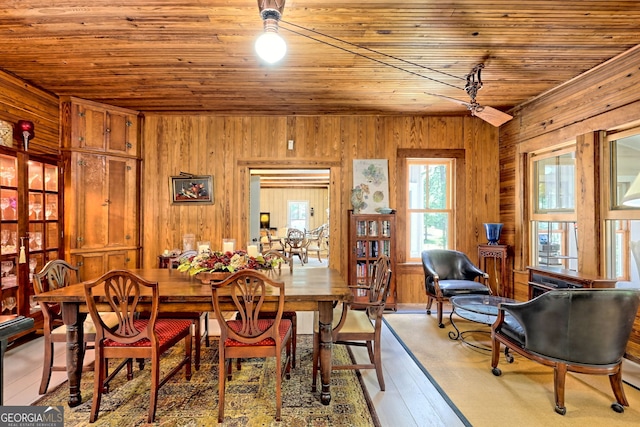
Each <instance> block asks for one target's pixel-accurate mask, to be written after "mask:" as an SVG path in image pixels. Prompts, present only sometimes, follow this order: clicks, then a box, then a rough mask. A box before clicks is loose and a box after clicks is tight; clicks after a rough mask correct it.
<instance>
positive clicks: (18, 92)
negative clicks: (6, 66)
mask: <svg viewBox="0 0 640 427" xmlns="http://www.w3.org/2000/svg"><path fill="white" fill-rule="evenodd" d="M0 120H5V121H7V122H9V123H13V124H14V125H15V124H16V123H17V122H18V120H29V121H32V122H33V124H34V129H35V138H34V139H32V140H31V141H29V152H30V153H33V154H54V155H57V154H59V153H60V136H59V133H60V104H59V102H58V97H57V96H54V95H52V94H50V93H48V92H45V91H43V90H40V89H38V88H36V87H33V86H31V85H30V84H28V83H26V82H24V81H23V80H20V79H18V78H16V77H14V76H12V75H10V74H7V73H4V72H1V71H0ZM15 137H16V136H15V134H14V141H13V146H14V147H15V148H18V149H22V148H23V147H22V143H20V142H18V141H16V140H15Z"/></svg>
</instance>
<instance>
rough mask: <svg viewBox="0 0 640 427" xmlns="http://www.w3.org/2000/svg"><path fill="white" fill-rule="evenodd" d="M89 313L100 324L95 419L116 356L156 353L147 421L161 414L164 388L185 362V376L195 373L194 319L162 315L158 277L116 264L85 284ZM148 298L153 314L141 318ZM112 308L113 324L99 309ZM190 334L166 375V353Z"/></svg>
mask: <svg viewBox="0 0 640 427" xmlns="http://www.w3.org/2000/svg"><path fill="white" fill-rule="evenodd" d="M84 291H85V297H86V300H87V307H88V310H89V314H90V315H91V318H92V319H93V322H94V324H95V326H96V340H95V353H96V355H95V375H94V385H93V401H92V403H91V415H90V417H89V422H92V423H93V422H95V421H96V419H97V418H98V411H99V410H100V400H101V397H102V392H103V389H104V387H105V385H106V384H107V383H108V382H109V380H110V379H111V377H109V378H107V376H106V372H107V369H106V368H107V363H108V360H109V359H111V358H118V359H125V360H131V359H151V398H150V400H151V401H150V404H149V414H148V417H147V421H148V422H149V423H152V422H153V421H154V418H155V413H156V406H157V401H158V389H159V388H160V387H162V385H164V384H165V383H166V381H167V380H168V379H169V378H170V377H172V376H173V375H174V374H176V373H177V372H179V371H180V370H181V369H182V367H183V366H184V367H185V377H186V379H187V380H190V379H191V345H192V344H191V340H192V339H191V325H192V321H191V320H189V319H165V318H162V319H159V318H158V303H159V293H158V283H157V282H149V281H147V280H145V279H143V278H141V277H139V276H137V275H135V274H134V273H132V272H130V271H125V270H115V271H110V272H108V273H106V274H104V275H103V276H102V277H100V278H99V279H97V280H95V281H93V282H87V283H85V284H84ZM142 300H146V301H147V302H148V301H151V310H150V317H149V318H140V316H138V312H139V310H140V307H139V304H140V303H141V302H142ZM98 304H100V309H101V311H106V310H109V311H112V312H114V313H115V314H116V315H117V317H118V324H117V326H116V327H114V328H109V327H108V326H107V325H106V324H105V323H104V321H103V320H102V318H101V316H100V315H99V314H98ZM183 339H184V347H185V354H184V357H183V358H181V359H180V361H179V362H178V363H177V365H176V366H174V367H173V369H171V370H170V371H169V372H168V373H167V374H166V375H165V376H164V377H163V378H162V379H161V378H160V356H161V355H162V354H163V353H165V352H166V351H167V350H169V349H170V348H171V347H173V346H174V345H176V344H178V343H179V342H180V341H181V340H183Z"/></svg>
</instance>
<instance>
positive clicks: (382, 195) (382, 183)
mask: <svg viewBox="0 0 640 427" xmlns="http://www.w3.org/2000/svg"><path fill="white" fill-rule="evenodd" d="M351 205H352V206H353V212H354V213H365V214H368V213H377V212H378V211H377V209H380V208H388V207H389V168H388V165H387V159H354V160H353V189H352V190H351Z"/></svg>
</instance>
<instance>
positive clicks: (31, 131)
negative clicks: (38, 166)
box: [14, 120, 36, 151]
mask: <svg viewBox="0 0 640 427" xmlns="http://www.w3.org/2000/svg"><path fill="white" fill-rule="evenodd" d="M35 136H36V132H35V127H34V125H33V122H30V121H28V120H18V123H17V124H16V133H15V134H14V137H15V138H16V139H18V141H19V140H20V139H19V138H20V137H22V142H23V144H24V150H25V151H27V150H28V149H29V141H30V140H32V139H33V138H35Z"/></svg>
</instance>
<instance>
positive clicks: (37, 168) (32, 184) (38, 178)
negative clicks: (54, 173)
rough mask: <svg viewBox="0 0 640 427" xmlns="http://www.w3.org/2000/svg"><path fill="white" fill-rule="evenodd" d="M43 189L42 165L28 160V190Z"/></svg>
mask: <svg viewBox="0 0 640 427" xmlns="http://www.w3.org/2000/svg"><path fill="white" fill-rule="evenodd" d="M43 188H44V186H43V177H42V163H40V162H34V161H33V160H29V189H30V190H42V189H43Z"/></svg>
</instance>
